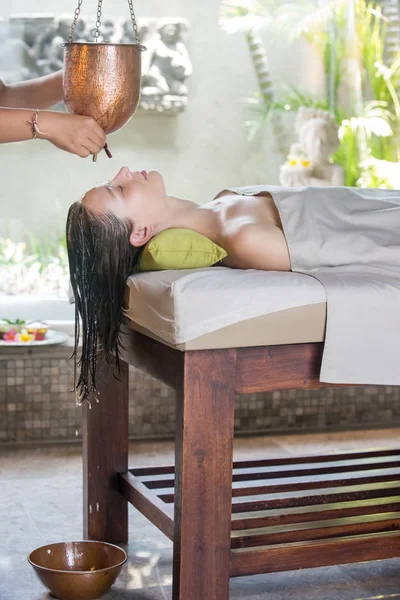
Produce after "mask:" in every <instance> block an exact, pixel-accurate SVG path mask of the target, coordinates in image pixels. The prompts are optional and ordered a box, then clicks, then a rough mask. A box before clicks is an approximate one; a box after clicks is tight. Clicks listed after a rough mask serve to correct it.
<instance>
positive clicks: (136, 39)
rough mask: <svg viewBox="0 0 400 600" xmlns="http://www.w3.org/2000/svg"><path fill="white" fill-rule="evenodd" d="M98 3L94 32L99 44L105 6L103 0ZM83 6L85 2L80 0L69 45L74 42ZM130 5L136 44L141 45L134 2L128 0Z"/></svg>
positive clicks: (69, 37) (95, 39)
mask: <svg viewBox="0 0 400 600" xmlns="http://www.w3.org/2000/svg"><path fill="white" fill-rule="evenodd" d="M98 2H99V3H98V6H97V18H96V23H95V30H94V41H95V42H98V39H99V36H100V27H101V11H102V6H103V0H98ZM82 4H83V0H78V6H77V7H76V9H75V13H74V20H73V22H72V25H71V29H70V32H69V36H68V38H67V42H68V43H70V42H72V37H73V35H74V31H75V28H76V24H77V22H78V19H79V16H80V14H81V6H82ZM128 5H129V10H130V13H131V19H132V26H133V33H134V35H135V43H136V44H140V37H139V30H138V26H137V22H136V16H135V10H134V8H133V0H128Z"/></svg>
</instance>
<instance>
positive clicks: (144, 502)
mask: <svg viewBox="0 0 400 600" xmlns="http://www.w3.org/2000/svg"><path fill="white" fill-rule="evenodd" d="M119 477H120V489H121V493H122V494H123V496H124V497H125V499H126V500H128V501H129V502H130V503H131V504H132V506H134V507H135V508H137V509H138V510H139V511H140V512H141V513H142V515H144V516H145V517H147V518H148V519H149V521H151V522H152V523H153V524H154V525H155V526H156V527H158V529H160V530H161V531H162V532H163V533H165V535H166V536H167V537H168V538H169V539H170V540H173V539H174V514H173V510H171V507H169V506H168V505H166V504H165V503H164V502H162V500H160V499H159V498H158V496H157V495H156V494H153V493H152V492H151V491H150V490H149V489H148V488H147V487H146V486H145V485H144V484H143V483H141V482H140V481H138V479H137V478H136V477H134V476H133V475H132V474H131V473H129V472H127V473H122V474H121V475H120V476H119Z"/></svg>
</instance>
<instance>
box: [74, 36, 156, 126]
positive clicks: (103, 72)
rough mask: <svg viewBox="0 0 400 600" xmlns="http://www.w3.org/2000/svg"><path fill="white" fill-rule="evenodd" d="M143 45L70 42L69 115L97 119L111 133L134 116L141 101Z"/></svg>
mask: <svg viewBox="0 0 400 600" xmlns="http://www.w3.org/2000/svg"><path fill="white" fill-rule="evenodd" d="M143 49H144V47H143V46H142V45H141V44H110V43H108V42H107V43H98V42H89V43H83V42H67V43H66V44H65V45H64V103H65V105H66V107H67V110H68V112H71V113H74V114H77V115H86V116H89V117H92V118H93V119H95V120H96V121H97V122H98V123H99V125H100V126H101V127H102V128H103V129H104V131H105V132H106V133H107V134H108V133H113V132H114V131H117V129H120V128H121V127H122V126H123V125H125V123H126V122H127V121H129V119H130V118H131V117H132V116H133V115H134V113H135V111H136V109H137V107H138V104H139V99H140V83H141V75H142V73H141V71H142V69H141V52H142V50H143Z"/></svg>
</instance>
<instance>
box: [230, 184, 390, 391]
mask: <svg viewBox="0 0 400 600" xmlns="http://www.w3.org/2000/svg"><path fill="white" fill-rule="evenodd" d="M230 190H231V191H233V192H235V193H237V194H242V195H256V194H259V193H262V192H269V193H270V194H271V195H272V197H273V199H274V202H275V204H276V207H277V209H278V211H279V214H280V218H281V221H282V225H283V229H284V233H285V236H286V240H287V244H288V247H289V253H290V260H291V268H292V270H293V271H295V272H299V273H304V274H306V275H310V276H312V277H315V278H316V279H318V281H320V282H321V283H322V284H323V285H324V287H325V291H326V296H327V329H326V340H325V348H324V354H323V360H322V366H321V373H320V380H321V381H323V382H326V383H344V384H380V385H399V384H400V191H398V190H382V189H360V188H347V187H324V188H320V187H304V188H282V187H277V186H268V185H257V186H251V187H241V188H230Z"/></svg>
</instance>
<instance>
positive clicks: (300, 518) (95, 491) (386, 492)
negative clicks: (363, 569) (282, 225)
mask: <svg viewBox="0 0 400 600" xmlns="http://www.w3.org/2000/svg"><path fill="white" fill-rule="evenodd" d="M126 306H127V310H126V313H125V322H124V325H123V328H122V332H121V336H122V341H123V344H124V350H123V361H122V364H121V372H120V376H119V377H118V378H116V377H115V374H114V370H113V369H112V368H111V367H109V366H106V365H99V381H98V388H99V392H100V395H99V402H98V403H96V402H92V403H91V407H89V405H88V403H85V404H84V427H83V447H84V503H83V506H84V535H85V537H86V538H88V539H92V540H104V541H108V542H114V543H125V542H127V541H128V510H127V506H128V502H130V503H131V504H132V505H133V506H135V507H136V508H137V509H138V510H139V511H140V512H141V513H142V514H143V515H144V516H145V517H147V518H148V519H149V520H150V521H151V522H152V523H154V525H155V526H156V527H158V528H159V529H160V530H161V531H162V532H163V533H164V534H165V535H166V536H168V537H169V538H170V539H171V540H172V542H173V592H172V597H173V600H228V598H229V578H230V577H237V576H244V575H253V574H256V573H271V572H276V571H286V570H293V569H302V568H308V567H320V566H327V565H336V564H345V563H352V562H360V561H370V560H378V559H385V558H391V557H395V556H399V554H400V532H399V525H400V510H399V509H400V481H399V474H400V470H399V469H400V463H399V455H400V450H398V449H396V448H388V449H387V450H379V451H376V450H371V451H364V452H348V453H336V454H333V455H329V454H322V455H312V456H304V457H300V456H299V457H285V458H273V459H271V458H268V457H265V459H264V460H248V461H245V462H235V463H233V458H232V452H233V435H234V398H235V394H236V393H238V394H253V393H257V392H270V391H276V390H285V389H310V388H321V387H326V386H327V385H329V384H324V383H321V382H320V381H319V369H320V365H321V358H322V353H323V348H324V335H325V325H326V296H325V290H324V287H323V285H322V284H321V283H320V282H319V281H317V280H316V279H314V278H313V277H309V276H307V275H303V274H300V273H272V272H263V271H251V270H249V271H235V270H231V269H225V268H223V267H213V268H211V269H200V270H199V269H197V270H196V271H163V272H159V273H144V274H141V275H136V276H134V277H132V278H130V280H129V281H128V285H127V294H126ZM129 364H130V365H134V366H135V367H137V368H139V369H142V370H145V371H146V372H148V373H150V374H151V375H152V376H154V377H155V378H157V379H158V380H160V381H163V382H164V383H166V384H167V385H168V386H171V387H172V388H174V389H175V390H176V392H177V406H176V439H175V455H176V458H175V465H174V466H173V465H164V466H159V467H140V465H137V466H133V467H128V366H129Z"/></svg>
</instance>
